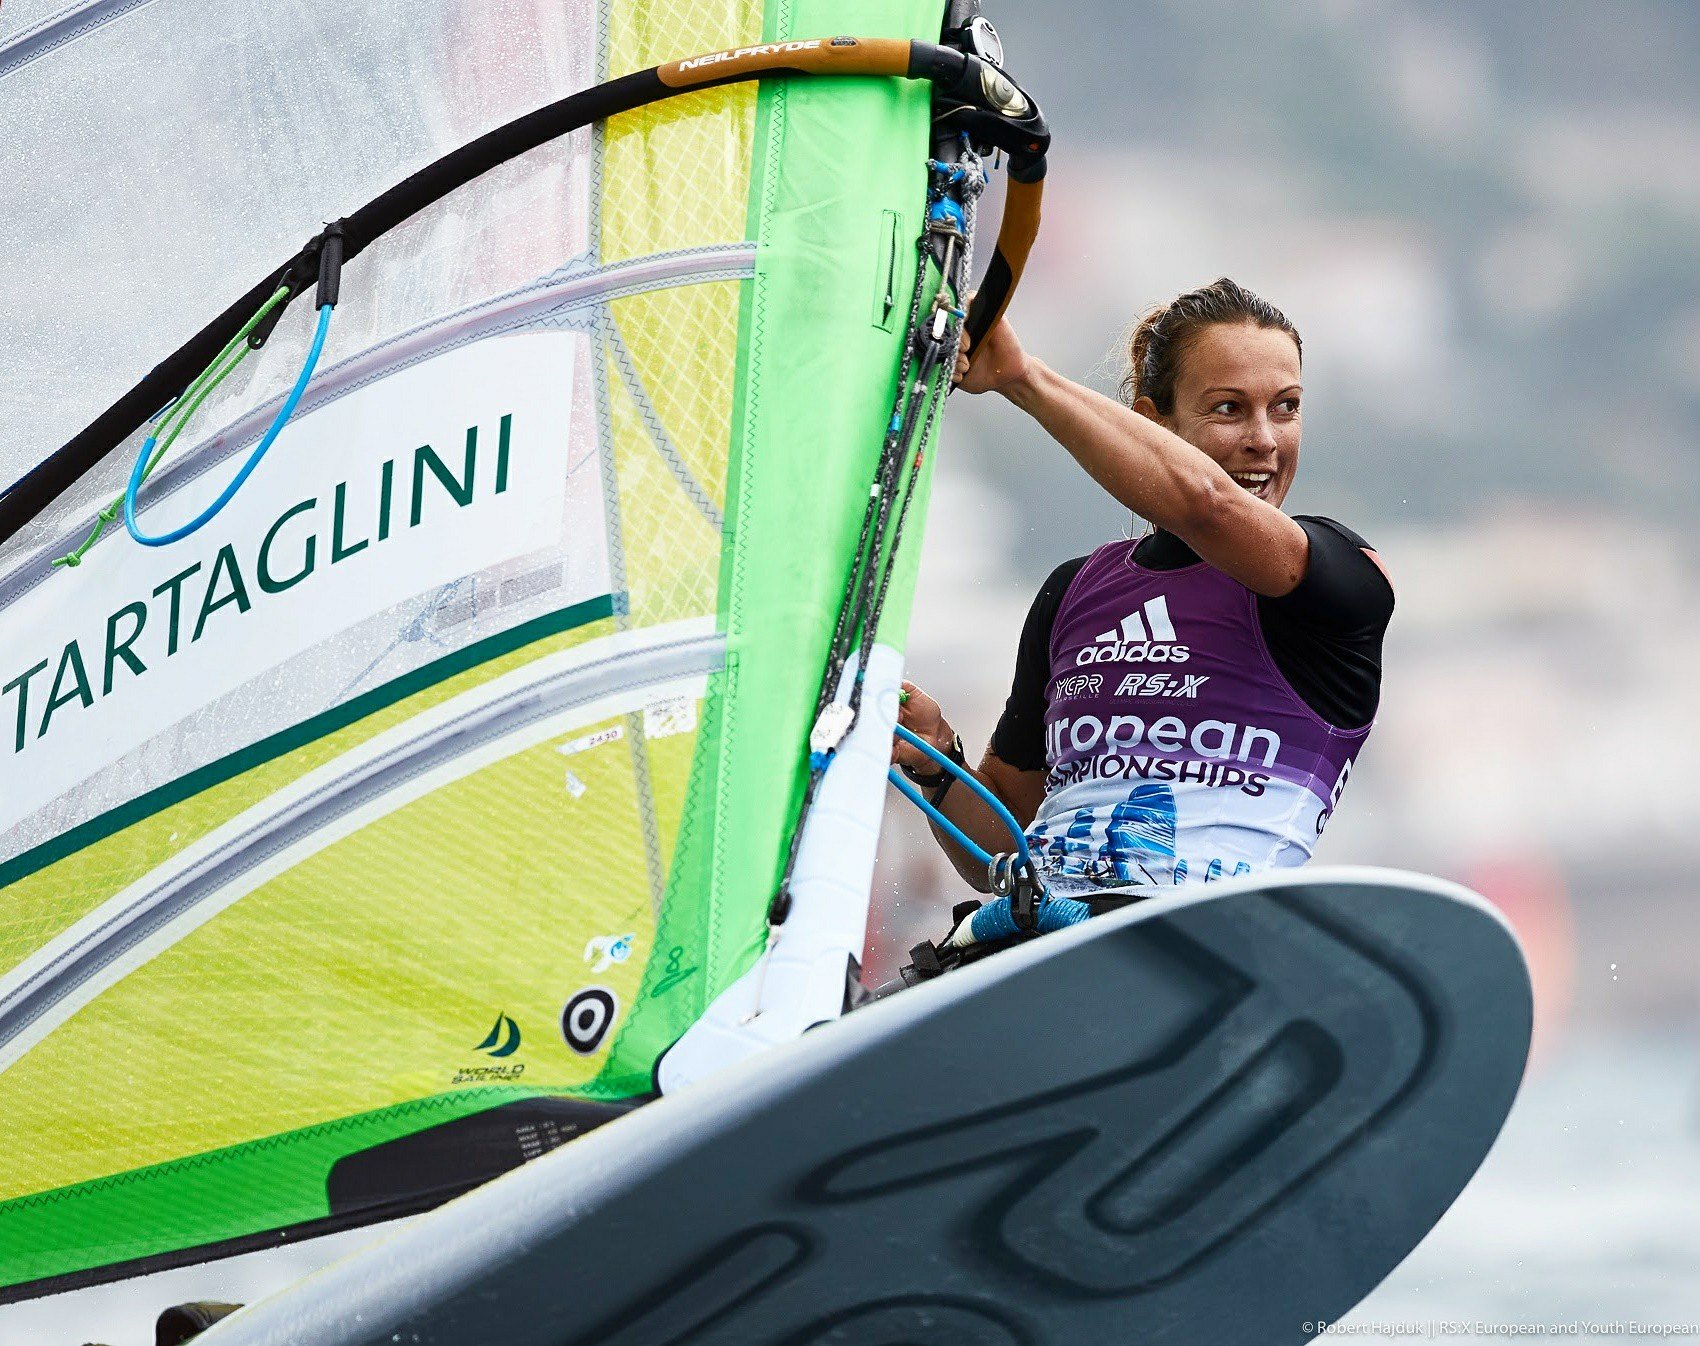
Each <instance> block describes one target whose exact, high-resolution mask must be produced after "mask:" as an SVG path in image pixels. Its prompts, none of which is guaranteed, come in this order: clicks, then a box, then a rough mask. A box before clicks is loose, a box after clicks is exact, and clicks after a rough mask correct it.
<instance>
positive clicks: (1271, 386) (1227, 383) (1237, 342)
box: [1135, 323, 1304, 506]
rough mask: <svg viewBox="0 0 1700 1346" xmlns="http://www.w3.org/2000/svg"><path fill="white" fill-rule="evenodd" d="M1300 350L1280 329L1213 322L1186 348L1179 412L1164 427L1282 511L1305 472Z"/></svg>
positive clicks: (1146, 406)
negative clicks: (1301, 442)
mask: <svg viewBox="0 0 1700 1346" xmlns="http://www.w3.org/2000/svg"><path fill="white" fill-rule="evenodd" d="M1303 391H1304V389H1303V388H1302V387H1301V385H1300V383H1299V350H1298V347H1297V346H1296V345H1295V344H1294V342H1293V338H1292V337H1291V336H1289V335H1288V334H1287V333H1286V332H1283V331H1281V330H1280V329H1278V328H1269V327H1259V326H1257V325H1255V324H1253V323H1214V324H1212V325H1210V326H1209V327H1206V328H1204V329H1202V330H1201V331H1199V332H1198V333H1197V334H1196V335H1195V336H1194V337H1193V338H1192V340H1191V341H1190V342H1188V344H1187V346H1186V349H1185V351H1184V353H1183V354H1182V356H1181V359H1180V367H1179V369H1178V370H1177V377H1176V379H1175V409H1174V413H1173V414H1172V415H1169V416H1158V415H1157V414H1156V410H1157V409H1156V407H1155V406H1154V405H1152V404H1151V402H1150V399H1149V398H1141V399H1140V400H1139V403H1136V404H1135V410H1137V411H1142V412H1144V414H1145V415H1147V416H1152V417H1153V418H1154V419H1157V420H1159V421H1161V422H1162V423H1163V424H1164V425H1165V426H1167V427H1168V428H1169V429H1170V430H1173V431H1174V432H1175V433H1176V434H1177V435H1179V436H1180V437H1181V438H1182V439H1184V440H1186V442H1187V443H1189V444H1191V445H1192V446H1193V447H1194V448H1197V449H1201V450H1203V451H1204V452H1205V453H1207V454H1209V455H1210V456H1211V457H1212V458H1214V459H1215V460H1216V462H1217V463H1219V464H1221V466H1222V469H1223V470H1224V471H1225V472H1227V473H1228V475H1229V476H1231V477H1232V478H1233V479H1234V480H1235V481H1236V482H1238V483H1239V484H1240V485H1241V486H1242V487H1244V488H1245V489H1246V490H1248V491H1250V492H1251V493H1252V494H1253V495H1255V496H1256V497H1257V498H1258V499H1260V500H1266V501H1268V502H1269V503H1270V504H1271V505H1276V506H1279V505H1280V503H1281V502H1282V501H1283V500H1285V499H1286V498H1287V492H1288V490H1289V489H1290V488H1291V487H1292V484H1293V476H1294V474H1295V473H1296V472H1297V471H1298V467H1299V426H1300V418H1299V399H1300V396H1301V394H1302V393H1303Z"/></svg>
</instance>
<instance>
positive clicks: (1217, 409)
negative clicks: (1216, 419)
mask: <svg viewBox="0 0 1700 1346" xmlns="http://www.w3.org/2000/svg"><path fill="white" fill-rule="evenodd" d="M1239 405H1240V404H1239V403H1238V402H1218V403H1217V404H1216V405H1215V406H1213V407H1211V408H1210V414H1211V415H1212V416H1232V415H1233V414H1234V412H1236V411H1237V410H1239Z"/></svg>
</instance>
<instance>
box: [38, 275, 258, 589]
mask: <svg viewBox="0 0 1700 1346" xmlns="http://www.w3.org/2000/svg"><path fill="white" fill-rule="evenodd" d="M288 298H289V287H288V286H287V285H283V286H279V287H278V289H277V290H276V291H275V292H274V293H273V294H272V296H271V298H270V299H268V300H266V302H265V303H264V304H262V305H261V306H260V311H259V312H258V313H256V314H255V315H254V316H253V317H252V318H250V319H248V321H247V323H245V324H244V325H243V327H242V330H241V331H240V332H238V333H237V334H236V335H235V336H233V337H231V338H230V340H229V341H228V342H227V343H226V344H225V347H224V349H223V350H221V351H220V352H219V353H218V354H217V355H216V356H215V357H214V358H213V362H212V363H211V364H209V365H208V366H207V367H206V368H205V369H203V370H202V371H201V372H200V375H199V376H198V377H197V378H196V379H195V381H194V382H193V383H191V384H190V385H189V387H188V388H187V389H185V390H184V392H183V394H182V395H181V396H180V397H178V398H177V399H176V400H174V401H173V402H172V403H171V405H170V406H168V407H166V409H165V410H164V411H162V412H160V414H159V417H158V419H157V420H156V421H155V422H154V439H155V441H156V447H155V449H154V452H153V456H152V457H150V458H149V459H148V465H147V467H146V468H145V469H143V472H142V480H143V481H146V480H147V479H148V477H150V476H151V475H152V474H153V470H154V469H155V468H156V467H158V466H159V465H160V462H161V461H162V460H163V459H164V458H165V455H166V454H167V453H169V452H170V451H171V446H172V445H173V444H175V443H176V442H177V437H178V436H179V435H181V434H182V433H183V431H184V429H185V428H186V427H187V426H188V424H189V421H190V419H191V418H192V417H193V416H194V414H195V412H196V411H198V410H199V409H200V406H201V403H203V402H205V401H206V400H207V398H209V397H211V396H212V394H213V390H214V389H215V388H217V387H218V385H219V384H221V383H223V382H224V381H225V380H226V379H227V378H229V377H230V376H231V374H233V373H235V371H236V366H237V365H239V364H241V363H242V362H243V361H244V360H246V359H247V358H248V355H249V353H250V350H251V347H250V346H249V345H248V334H249V333H250V332H252V331H253V330H254V329H255V328H256V327H258V326H259V325H260V323H261V322H262V321H263V320H264V319H265V317H266V315H267V314H269V313H270V312H271V311H272V310H273V309H275V308H276V307H277V306H278V305H279V304H281V303H283V302H285V301H286V300H287V299H288ZM123 509H124V497H123V496H119V497H118V498H117V499H116V500H114V501H113V502H112V503H111V504H110V505H108V506H107V507H106V508H105V509H103V510H101V511H100V512H99V513H98V514H96V515H95V524H94V529H93V530H92V531H91V532H90V533H89V535H88V536H87V537H86V538H84V539H83V545H82V546H80V547H78V548H77V549H76V550H75V551H73V552H70V553H68V554H66V555H64V556H61V557H59V558H58V559H57V560H55V561H54V562H53V564H54V566H55V567H58V566H69V567H73V568H74V567H76V566H80V565H81V564H82V563H83V557H84V556H86V555H87V554H88V550H89V548H90V547H92V546H94V544H95V543H97V542H99V541H100V539H101V535H102V534H103V533H105V532H106V529H107V527H108V526H109V525H110V524H113V523H116V522H117V521H118V518H119V516H120V515H121V513H122V512H123Z"/></svg>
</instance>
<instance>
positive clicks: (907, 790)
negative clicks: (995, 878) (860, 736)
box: [886, 767, 992, 865]
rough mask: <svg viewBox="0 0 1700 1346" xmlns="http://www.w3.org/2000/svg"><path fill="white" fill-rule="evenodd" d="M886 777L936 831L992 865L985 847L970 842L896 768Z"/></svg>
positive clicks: (964, 834) (983, 861)
mask: <svg viewBox="0 0 1700 1346" xmlns="http://www.w3.org/2000/svg"><path fill="white" fill-rule="evenodd" d="M886 776H887V778H888V779H889V780H890V781H891V783H892V784H893V785H895V786H896V787H897V789H898V792H899V793H901V794H902V795H903V797H904V798H905V799H907V800H908V801H909V802H910V803H911V804H913V805H914V806H915V807H916V808H918V809H920V810H921V812H922V813H924V814H926V815H927V817H928V818H930V819H932V821H933V823H934V825H935V826H937V827H938V829H939V830H940V831H941V832H943V833H944V834H945V835H946V836H947V837H949V838H950V839H951V840H952V841H954V842H955V843H956V844H957V845H958V846H960V847H962V849H963V850H965V851H967V852H968V854H970V855H972V856H973V857H974V858H975V859H976V860H977V861H979V862H980V863H981V864H982V865H989V864H991V863H992V857H991V854H990V853H989V852H988V851H987V850H986V849H985V847H983V846H981V845H980V844H979V843H978V842H975V841H973V840H971V839H970V838H969V836H968V834H967V833H966V832H964V831H963V830H962V829H961V828H960V827H958V826H957V825H956V824H955V823H953V822H951V820H950V819H949V818H947V817H945V816H944V814H942V813H940V812H939V811H938V810H937V809H936V808H934V807H933V806H932V805H931V804H929V803H928V802H927V801H926V800H925V799H923V798H922V797H921V792H920V791H919V790H917V789H916V788H915V787H914V786H913V785H911V784H910V783H909V782H908V781H907V780H906V779H904V777H903V776H902V774H901V773H899V771H898V770H897V768H896V767H892V768H890V769H889V770H888V771H887V772H886Z"/></svg>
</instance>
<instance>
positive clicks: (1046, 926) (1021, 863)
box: [887, 725, 1092, 946]
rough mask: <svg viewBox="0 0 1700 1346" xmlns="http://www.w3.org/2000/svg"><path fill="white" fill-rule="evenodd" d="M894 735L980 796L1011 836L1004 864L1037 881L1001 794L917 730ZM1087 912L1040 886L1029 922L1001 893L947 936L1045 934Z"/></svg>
mask: <svg viewBox="0 0 1700 1346" xmlns="http://www.w3.org/2000/svg"><path fill="white" fill-rule="evenodd" d="M897 736H898V737H899V738H900V739H902V740H903V741H904V742H905V743H907V744H909V745H910V746H911V747H914V748H919V749H920V750H921V751H922V752H924V753H925V754H926V755H927V756H928V758H930V759H931V760H932V761H934V762H936V763H938V765H939V766H941V767H943V768H944V769H945V770H946V771H948V772H950V774H951V775H953V776H955V777H956V779H957V780H959V781H961V782H962V783H963V784H964V785H966V786H967V787H968V788H969V789H970V790H972V791H973V792H974V793H975V794H976V795H977V796H978V797H979V798H980V799H982V800H984V801H985V803H986V805H987V806H988V807H989V808H990V809H991V810H992V812H993V813H995V814H996V815H997V816H998V820H999V821H1000V822H1002V823H1003V825H1004V826H1005V827H1006V828H1007V829H1008V830H1009V834H1010V836H1011V837H1013V838H1014V840H1015V846H1016V851H1015V864H1014V865H1013V866H1009V868H1011V869H1012V870H1014V869H1018V870H1020V871H1022V872H1024V873H1025V874H1027V875H1029V876H1032V878H1033V879H1034V880H1035V881H1036V880H1037V870H1036V869H1035V868H1034V866H1033V854H1032V852H1031V850H1029V848H1028V845H1027V835H1026V833H1025V832H1023V831H1022V828H1021V824H1020V823H1018V822H1016V820H1015V815H1014V814H1012V813H1011V812H1010V811H1009V809H1008V808H1007V807H1006V806H1005V805H1004V802H1003V800H1001V799H999V798H998V797H997V796H996V795H995V794H993V793H992V792H991V791H990V790H989V789H987V788H986V787H985V785H983V784H982V783H981V782H980V779H979V777H977V776H975V775H974V773H973V772H971V771H969V770H968V769H967V768H966V767H962V766H958V765H957V764H956V763H955V762H953V761H951V759H950V758H949V757H947V756H945V754H944V753H942V752H940V751H939V750H938V749H937V748H935V747H934V746H933V745H932V744H931V743H928V742H927V741H926V740H925V739H923V738H921V737H920V736H919V735H918V734H915V733H912V732H911V731H910V730H908V729H905V728H904V727H903V726H902V725H898V726H897ZM887 774H888V776H889V777H890V779H891V783H892V784H893V785H895V786H896V787H897V788H898V790H899V791H900V792H901V793H902V794H903V796H904V798H906V799H907V800H909V802H910V803H912V804H914V805H915V807H916V808H918V809H920V810H921V812H923V813H925V814H926V815H927V817H928V818H929V819H930V820H931V821H932V822H933V823H934V825H936V826H937V827H938V828H939V830H940V831H942V832H943V833H944V834H945V835H946V836H948V837H949V838H950V839H951V840H952V841H954V842H956V844H957V845H959V846H961V847H962V849H963V850H965V851H967V852H968V854H970V855H971V856H973V857H974V858H975V859H976V860H978V861H979V862H980V863H981V864H983V865H985V866H986V867H987V869H988V870H992V869H994V868H997V867H998V861H997V859H996V858H995V857H993V856H992V855H991V854H990V853H989V852H987V850H986V849H985V848H984V847H983V846H980V845H979V844H978V843H976V842H974V841H973V840H971V839H970V838H969V837H968V835H967V834H966V833H965V832H963V831H962V829H961V828H959V827H957V826H956V824H955V823H953V822H951V821H950V819H948V818H946V817H945V816H944V814H942V813H940V812H939V810H938V809H936V808H934V807H933V805H932V804H931V803H929V802H928V801H927V800H926V799H924V798H923V797H922V795H921V792H920V791H919V790H917V789H915V787H914V786H913V785H911V784H910V783H909V782H908V781H907V780H905V779H904V778H903V777H902V776H901V775H900V774H899V773H898V771H897V768H896V767H893V768H891V770H890V771H889V772H888V773H887ZM1091 915H1092V909H1091V908H1090V907H1089V906H1087V904H1086V903H1084V902H1078V901H1076V900H1075V899H1073V898H1070V897H1053V896H1051V895H1050V894H1049V893H1046V892H1044V891H1043V890H1042V889H1041V891H1040V894H1039V899H1038V903H1037V906H1036V908H1035V910H1034V912H1033V916H1034V921H1033V923H1032V924H1031V925H1028V926H1023V925H1022V923H1021V922H1020V921H1019V920H1017V919H1016V914H1015V905H1014V901H1013V899H1012V898H1011V897H1010V896H1008V895H1007V894H1006V895H1002V896H998V897H994V898H993V899H992V900H991V901H989V902H986V903H984V904H982V905H981V907H980V909H979V910H978V911H976V912H975V913H974V915H973V916H972V917H971V918H969V920H968V921H967V922H966V923H965V924H964V925H962V926H959V927H958V929H957V931H956V932H955V934H953V935H952V936H951V940H950V942H951V943H952V944H953V945H958V946H960V945H966V944H984V943H987V942H989V941H992V940H999V939H1010V938H1013V937H1014V936H1016V935H1020V934H1026V933H1037V934H1041V935H1048V934H1050V933H1051V932H1053V931H1056V930H1061V929H1063V928H1065V927H1066V926H1071V925H1079V924H1080V922H1082V921H1084V920H1087V919H1089V918H1090V917H1091Z"/></svg>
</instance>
